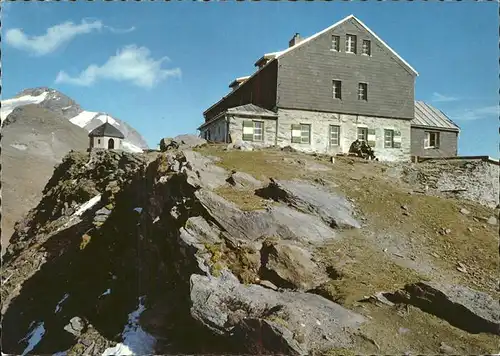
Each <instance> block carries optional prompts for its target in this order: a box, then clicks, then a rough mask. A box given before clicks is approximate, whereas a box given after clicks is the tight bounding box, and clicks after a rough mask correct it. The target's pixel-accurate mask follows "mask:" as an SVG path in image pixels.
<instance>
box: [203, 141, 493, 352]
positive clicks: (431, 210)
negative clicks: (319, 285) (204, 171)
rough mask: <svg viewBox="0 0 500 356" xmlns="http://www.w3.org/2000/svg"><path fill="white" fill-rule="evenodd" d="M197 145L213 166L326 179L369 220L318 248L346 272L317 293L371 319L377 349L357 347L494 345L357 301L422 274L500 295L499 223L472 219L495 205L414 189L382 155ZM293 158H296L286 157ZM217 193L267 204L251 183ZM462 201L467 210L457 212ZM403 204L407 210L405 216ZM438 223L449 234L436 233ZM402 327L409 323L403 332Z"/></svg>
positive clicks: (254, 205)
mask: <svg viewBox="0 0 500 356" xmlns="http://www.w3.org/2000/svg"><path fill="white" fill-rule="evenodd" d="M200 151H201V152H202V153H205V154H209V155H214V156H218V157H220V158H221V159H222V160H221V162H219V163H218V164H219V165H220V166H222V167H224V168H226V169H228V170H233V169H234V170H237V171H243V172H247V173H250V174H252V175H254V176H255V177H256V178H258V179H262V180H265V179H266V178H269V177H274V178H278V179H294V178H300V179H305V180H311V181H314V180H316V179H318V178H321V179H324V180H327V181H331V182H334V183H335V184H337V185H338V190H340V191H341V192H343V193H344V194H346V195H347V197H349V198H350V199H353V201H355V205H356V206H357V208H358V211H359V212H360V213H361V215H362V216H364V217H365V218H366V220H365V226H364V227H363V228H362V229H360V230H359V231H352V232H347V233H345V234H344V235H345V236H344V239H342V240H341V241H337V242H334V243H331V244H329V245H327V246H324V247H322V248H321V249H320V251H318V252H319V256H322V257H323V258H322V259H323V262H324V263H325V264H327V265H330V266H332V267H333V268H334V269H335V270H336V271H337V272H338V273H339V274H340V275H341V276H342V277H341V278H340V279H337V280H332V281H331V282H330V283H329V284H328V285H326V286H324V288H323V294H324V295H326V296H328V297H330V298H331V299H333V300H336V301H338V302H340V303H342V304H344V305H346V306H348V307H350V308H352V309H354V310H357V311H359V312H360V313H363V314H365V315H370V316H372V317H373V320H374V321H373V322H372V323H370V324H368V325H366V326H365V327H364V332H365V333H366V335H369V337H370V338H372V339H373V340H375V341H376V343H377V344H378V345H379V347H380V349H367V348H366V347H365V346H363V347H362V349H360V350H358V351H364V352H377V353H380V352H398V353H402V352H406V351H412V352H422V353H434V352H437V351H438V348H439V344H440V342H445V343H446V344H448V345H450V346H452V347H455V348H456V349H457V351H458V352H460V353H467V354H470V353H478V352H493V351H498V350H497V349H498V340H497V339H495V338H494V337H492V336H490V335H471V334H468V333H466V332H463V331H462V330H459V329H457V328H455V327H453V326H450V325H449V324H448V323H447V322H445V321H442V320H440V319H438V318H436V317H434V316H432V315H429V314H426V313H424V312H422V311H420V310H418V309H415V308H409V309H408V311H409V312H407V313H405V314H401V313H398V312H397V308H381V307H378V306H374V305H371V304H364V305H361V304H360V303H358V302H356V301H357V300H359V299H361V298H362V297H363V296H367V295H370V294H372V293H374V292H377V291H392V290H395V289H398V288H400V287H402V286H403V285H404V284H405V283H411V282H415V281H418V280H421V279H433V280H439V281H443V282H448V283H457V284H464V285H468V286H470V287H472V288H475V289H478V290H482V291H485V292H487V293H489V294H490V295H492V296H493V297H495V298H498V297H500V294H499V293H497V292H496V291H495V281H496V276H497V271H498V259H497V251H498V250H497V248H498V239H497V227H496V226H490V225H487V224H485V223H483V222H480V221H476V220H475V219H474V217H479V218H480V217H489V216H491V215H494V213H495V212H494V211H493V210H491V209H487V208H484V207H482V206H480V205H478V204H474V203H470V202H463V201H457V200H453V199H444V198H438V197H431V196H425V195H420V194H411V192H412V187H411V186H408V185H405V184H404V183H402V182H400V181H395V180H394V178H390V177H389V176H388V175H386V174H384V172H385V170H386V168H387V166H386V165H384V164H383V163H379V162H367V161H359V160H353V159H350V158H337V159H336V161H335V163H334V164H332V163H330V162H328V161H327V160H326V159H324V160H323V162H318V161H322V158H321V157H317V158H314V157H312V156H308V155H305V154H301V153H286V152H281V151H276V150H262V151H254V152H242V151H225V150H224V149H223V147H222V146H208V147H205V148H202V149H200ZM297 160H300V161H302V163H290V161H292V162H297ZM305 161H309V162H312V161H315V162H316V163H322V164H324V165H326V166H329V167H331V170H328V171H311V170H307V169H305V168H304V164H303V162H305ZM218 193H219V194H221V195H222V196H224V197H225V198H226V199H228V200H231V201H233V202H235V203H237V204H238V205H239V206H240V207H241V208H242V209H243V210H253V209H259V208H262V207H263V206H264V203H265V202H264V201H263V200H262V199H261V198H259V197H257V196H255V195H254V194H253V191H241V190H234V189H231V188H227V187H226V188H221V189H219V190H218ZM402 206H405V207H406V208H407V210H404V209H402ZM461 208H466V209H467V210H469V211H470V212H471V214H470V215H468V216H466V215H463V214H461V213H460V209H461ZM405 211H406V212H408V213H409V214H407V215H405V214H403V213H405ZM441 229H450V230H451V232H449V233H448V234H445V235H442V234H440V233H439V231H440V230H441ZM458 262H460V263H462V264H463V265H465V266H466V268H467V273H463V272H459V271H457V269H456V267H457V263H458ZM381 326H383V327H381ZM399 328H407V329H410V330H411V331H410V332H407V333H403V334H400V333H399ZM365 344H366V343H360V345H365Z"/></svg>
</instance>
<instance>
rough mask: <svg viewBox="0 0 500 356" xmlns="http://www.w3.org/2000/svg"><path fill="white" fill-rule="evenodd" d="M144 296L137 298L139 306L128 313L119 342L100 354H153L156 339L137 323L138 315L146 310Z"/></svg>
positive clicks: (108, 355)
mask: <svg viewBox="0 0 500 356" xmlns="http://www.w3.org/2000/svg"><path fill="white" fill-rule="evenodd" d="M143 301H144V296H143V297H140V298H139V306H138V308H137V309H136V310H134V311H133V312H132V313H130V314H129V315H128V323H127V325H126V326H125V328H124V329H123V332H122V338H123V341H122V342H121V343H118V344H116V345H115V346H114V347H110V348H107V349H106V350H104V353H103V354H102V356H111V355H113V356H118V355H151V354H154V347H155V344H156V339H155V338H154V337H153V336H152V335H150V334H148V333H147V332H145V331H144V330H143V329H142V328H141V327H140V325H139V316H140V315H141V313H142V312H143V311H144V310H146V308H145V307H144V304H143Z"/></svg>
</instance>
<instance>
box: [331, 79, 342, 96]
mask: <svg viewBox="0 0 500 356" xmlns="http://www.w3.org/2000/svg"><path fill="white" fill-rule="evenodd" d="M337 94H338V97H337ZM332 96H333V98H334V99H339V100H342V81H340V80H337V79H333V80H332Z"/></svg>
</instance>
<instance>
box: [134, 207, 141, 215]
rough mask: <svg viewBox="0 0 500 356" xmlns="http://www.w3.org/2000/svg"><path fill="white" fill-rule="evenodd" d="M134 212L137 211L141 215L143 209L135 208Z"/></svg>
mask: <svg viewBox="0 0 500 356" xmlns="http://www.w3.org/2000/svg"><path fill="white" fill-rule="evenodd" d="M134 211H137V212H138V213H139V214H140V213H142V208H139V207H137V208H134Z"/></svg>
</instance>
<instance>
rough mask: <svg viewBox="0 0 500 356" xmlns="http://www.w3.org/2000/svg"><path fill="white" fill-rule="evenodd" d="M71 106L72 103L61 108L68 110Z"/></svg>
mask: <svg viewBox="0 0 500 356" xmlns="http://www.w3.org/2000/svg"><path fill="white" fill-rule="evenodd" d="M70 107H71V105H70V106H65V107H63V108H61V110H68V109H69V108H70Z"/></svg>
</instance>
